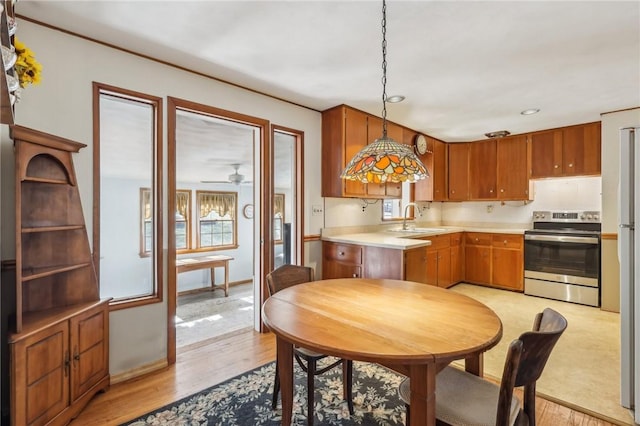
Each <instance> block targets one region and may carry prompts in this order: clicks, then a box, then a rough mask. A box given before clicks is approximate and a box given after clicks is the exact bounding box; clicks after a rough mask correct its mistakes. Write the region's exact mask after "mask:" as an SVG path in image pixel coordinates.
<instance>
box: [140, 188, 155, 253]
mask: <svg viewBox="0 0 640 426" xmlns="http://www.w3.org/2000/svg"><path fill="white" fill-rule="evenodd" d="M140 229H141V231H142V232H141V234H140V256H149V255H150V254H151V251H152V250H153V220H152V218H151V189H149V188H140Z"/></svg>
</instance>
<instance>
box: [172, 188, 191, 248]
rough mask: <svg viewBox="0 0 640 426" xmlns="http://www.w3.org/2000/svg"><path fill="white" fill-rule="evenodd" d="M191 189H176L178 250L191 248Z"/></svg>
mask: <svg viewBox="0 0 640 426" xmlns="http://www.w3.org/2000/svg"><path fill="white" fill-rule="evenodd" d="M190 218H191V191H190V190H186V189H184V190H180V189H179V190H177V191H176V250H178V251H180V250H189V249H190V248H191V238H190V237H191V232H189V231H190V229H191V220H190Z"/></svg>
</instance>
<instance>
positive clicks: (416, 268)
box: [404, 247, 429, 284]
mask: <svg viewBox="0 0 640 426" xmlns="http://www.w3.org/2000/svg"><path fill="white" fill-rule="evenodd" d="M428 270H429V266H428V264H427V248H426V247H418V248H414V249H411V250H405V252H404V279H405V280H407V281H415V282H417V283H423V284H427V283H428V280H429V278H428V274H427V271H428Z"/></svg>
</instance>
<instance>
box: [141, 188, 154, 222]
mask: <svg viewBox="0 0 640 426" xmlns="http://www.w3.org/2000/svg"><path fill="white" fill-rule="evenodd" d="M140 192H141V198H142V217H144V220H151V190H150V189H149V188H140Z"/></svg>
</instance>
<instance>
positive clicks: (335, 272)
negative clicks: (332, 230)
mask: <svg viewBox="0 0 640 426" xmlns="http://www.w3.org/2000/svg"><path fill="white" fill-rule="evenodd" d="M362 251H363V250H362V247H361V246H359V245H354V244H342V243H334V242H331V241H323V242H322V278H323V279H332V278H361V277H362Z"/></svg>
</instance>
